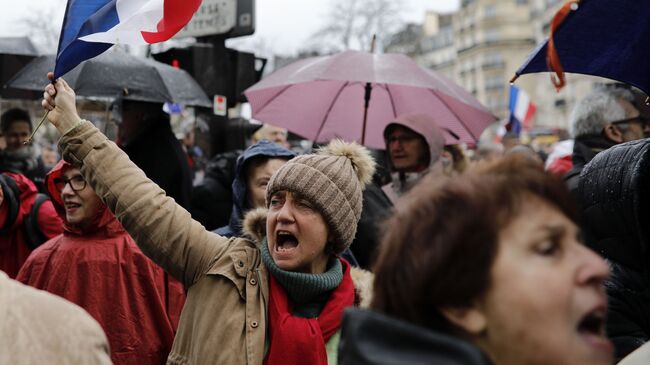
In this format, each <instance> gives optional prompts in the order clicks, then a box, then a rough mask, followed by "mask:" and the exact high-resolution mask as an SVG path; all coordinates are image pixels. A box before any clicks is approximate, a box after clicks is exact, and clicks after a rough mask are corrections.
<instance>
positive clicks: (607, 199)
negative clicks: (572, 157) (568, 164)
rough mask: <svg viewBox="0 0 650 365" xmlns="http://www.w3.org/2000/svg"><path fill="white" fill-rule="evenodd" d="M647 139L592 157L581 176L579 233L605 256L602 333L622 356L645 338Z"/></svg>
mask: <svg viewBox="0 0 650 365" xmlns="http://www.w3.org/2000/svg"><path fill="white" fill-rule="evenodd" d="M648 179H650V139H644V140H638V141H633V142H628V143H624V144H620V145H617V146H614V147H611V148H609V149H608V150H607V151H603V152H601V153H599V154H598V155H596V157H594V158H593V160H591V162H589V163H588V164H587V165H586V166H585V168H584V169H583V170H582V173H581V174H580V184H579V188H578V192H579V194H580V196H581V200H582V219H583V227H582V228H583V233H584V237H585V241H586V243H587V245H588V246H589V247H591V248H592V249H594V250H595V251H597V252H598V253H600V254H601V255H602V256H603V257H605V258H606V259H607V260H608V261H609V263H610V266H611V277H610V278H609V280H607V281H606V282H605V288H606V289H607V296H608V299H609V308H608V315H607V334H608V336H609V337H610V338H611V339H612V341H613V343H614V346H615V348H616V357H617V358H618V359H620V358H622V357H624V356H625V355H627V354H628V353H630V352H631V351H633V350H634V349H636V348H637V347H639V346H641V345H642V344H643V343H645V342H646V341H648V339H649V338H650V252H649V251H648V250H649V248H650V241H648V238H649V237H650V236H649V234H650V230H649V229H648V220H649V219H650V194H649V193H650V185H649V184H648V181H649V180H648Z"/></svg>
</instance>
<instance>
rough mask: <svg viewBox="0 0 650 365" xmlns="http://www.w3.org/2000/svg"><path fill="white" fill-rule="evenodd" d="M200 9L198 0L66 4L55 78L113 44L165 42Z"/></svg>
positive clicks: (80, 0)
mask: <svg viewBox="0 0 650 365" xmlns="http://www.w3.org/2000/svg"><path fill="white" fill-rule="evenodd" d="M199 5H201V0H68V4H67V6H66V11H65V17H64V19H63V27H62V28H61V36H60V38H59V50H58V52H57V56H56V66H55V67H54V77H55V78H58V77H60V76H63V75H64V74H65V73H66V72H68V71H70V70H72V69H73V68H75V66H77V65H78V64H79V63H81V62H83V61H84V60H87V59H90V58H93V57H95V56H97V55H99V54H101V53H102V52H104V51H106V50H107V49H109V48H111V47H112V46H113V44H118V43H119V44H133V45H144V44H152V43H158V42H163V41H166V40H168V39H169V38H171V37H173V36H174V35H175V34H176V33H178V31H180V30H181V29H182V28H183V27H184V26H185V25H186V24H187V23H188V22H189V21H190V19H192V16H193V15H194V13H195V12H196V10H197V9H198V8H199Z"/></svg>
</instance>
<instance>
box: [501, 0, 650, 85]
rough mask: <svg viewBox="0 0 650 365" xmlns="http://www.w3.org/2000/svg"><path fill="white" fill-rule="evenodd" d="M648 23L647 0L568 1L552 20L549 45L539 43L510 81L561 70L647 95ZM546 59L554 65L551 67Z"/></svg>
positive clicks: (649, 78) (649, 82)
mask: <svg viewBox="0 0 650 365" xmlns="http://www.w3.org/2000/svg"><path fill="white" fill-rule="evenodd" d="M648 19H650V6H648V2H647V1H639V0H616V1H608V0H581V1H571V2H569V3H567V4H566V5H564V6H563V7H562V8H561V9H560V11H559V12H558V14H557V15H556V17H555V18H554V23H555V24H554V25H552V30H553V31H552V33H551V37H552V38H551V39H552V40H553V42H552V43H554V44H552V43H551V42H549V40H547V41H544V42H543V43H542V44H540V45H539V46H538V47H537V48H536V49H535V50H534V51H533V52H532V53H531V54H530V55H529V56H528V59H527V60H526V61H525V62H524V64H523V65H522V66H521V68H519V70H518V71H517V73H516V76H515V78H516V77H517V76H519V75H523V74H528V73H534V72H546V71H552V72H556V71H560V73H561V71H562V69H564V71H566V72H572V73H579V74H586V75H592V76H601V77H606V78H609V79H613V80H617V81H621V82H625V83H628V84H630V85H633V86H636V87H638V88H639V89H641V90H643V91H644V92H645V93H646V94H648V93H649V92H650V47H648V39H650V22H649V21H648ZM549 43H551V44H550V48H551V52H550V54H549V52H548V50H549ZM553 48H555V52H553ZM547 56H550V57H551V59H550V60H551V61H553V62H552V63H551V67H550V68H549V65H548V64H547ZM558 61H559V63H558ZM513 81H514V79H513Z"/></svg>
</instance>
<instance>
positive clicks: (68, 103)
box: [41, 72, 80, 133]
mask: <svg viewBox="0 0 650 365" xmlns="http://www.w3.org/2000/svg"><path fill="white" fill-rule="evenodd" d="M52 77H53V73H52V72H48V73H47V78H48V79H50V80H52ZM75 102H76V100H75V92H74V90H73V89H72V88H71V87H70V85H68V83H67V82H66V81H65V80H64V79H62V78H59V79H57V80H56V81H55V82H54V84H48V85H47V86H46V87H45V91H44V92H43V101H42V102H41V105H42V106H43V109H45V110H47V111H49V113H48V115H47V119H48V120H49V121H50V123H52V124H53V125H54V126H55V127H56V129H58V130H59V132H61V133H65V132H67V131H69V130H70V129H71V128H72V127H74V126H75V125H76V124H77V123H78V122H79V120H80V118H79V114H78V113H77V107H76V104H75Z"/></svg>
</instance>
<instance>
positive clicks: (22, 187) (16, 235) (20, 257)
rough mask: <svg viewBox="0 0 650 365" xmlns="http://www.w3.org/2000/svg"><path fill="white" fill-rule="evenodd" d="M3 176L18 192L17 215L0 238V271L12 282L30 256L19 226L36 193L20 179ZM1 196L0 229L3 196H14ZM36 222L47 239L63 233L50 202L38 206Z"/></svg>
mask: <svg viewBox="0 0 650 365" xmlns="http://www.w3.org/2000/svg"><path fill="white" fill-rule="evenodd" d="M4 175H6V176H8V177H10V178H11V179H13V180H14V181H15V182H16V186H17V187H18V190H19V191H20V195H19V200H20V207H19V208H18V215H17V216H16V219H15V220H14V222H13V224H11V228H10V230H9V232H8V233H6V234H2V235H0V271H4V272H6V273H7V275H9V277H10V278H12V279H13V278H15V277H16V275H17V274H18V270H20V267H21V266H22V265H23V263H24V262H25V260H27V257H28V256H29V254H30V253H31V252H32V249H31V248H29V247H28V246H27V244H26V241H25V232H24V231H23V222H24V220H25V218H26V217H27V215H28V214H29V211H30V210H31V209H32V205H34V201H35V200H36V195H37V194H38V190H37V189H36V185H34V183H33V182H32V181H31V180H29V179H28V178H27V177H25V176H24V175H20V174H13V173H9V172H5V173H4ZM4 194H5V200H4V203H3V204H2V207H1V208H0V227H4V225H5V223H6V220H7V218H8V212H9V207H8V205H9V204H8V199H7V195H8V194H14V193H13V192H12V191H6V192H4ZM37 221H38V225H39V227H40V228H41V232H42V233H43V234H44V235H45V236H46V237H47V238H48V239H50V238H52V237H54V236H56V235H58V234H61V232H63V222H62V220H61V218H60V217H59V215H58V214H57V212H56V211H55V210H54V206H53V205H52V202H50V201H46V202H44V203H43V204H42V205H41V207H40V209H39V211H38V219H37Z"/></svg>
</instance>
